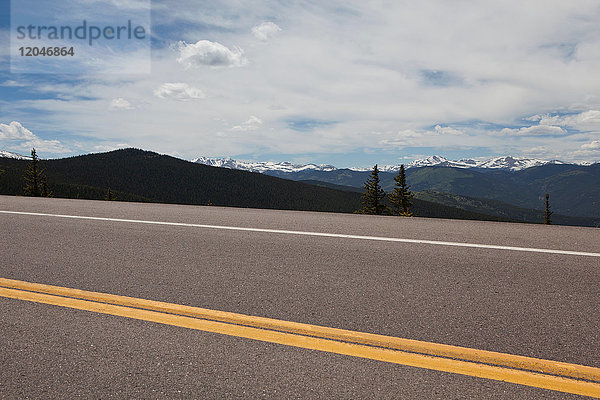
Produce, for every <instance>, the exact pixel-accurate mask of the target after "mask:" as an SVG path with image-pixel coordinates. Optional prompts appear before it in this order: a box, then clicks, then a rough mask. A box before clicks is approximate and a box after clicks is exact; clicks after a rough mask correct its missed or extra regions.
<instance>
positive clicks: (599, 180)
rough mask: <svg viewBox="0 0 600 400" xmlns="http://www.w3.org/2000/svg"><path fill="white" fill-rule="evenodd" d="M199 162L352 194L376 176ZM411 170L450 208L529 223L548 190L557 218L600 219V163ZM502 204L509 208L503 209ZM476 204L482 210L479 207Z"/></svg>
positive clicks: (440, 164)
mask: <svg viewBox="0 0 600 400" xmlns="http://www.w3.org/2000/svg"><path fill="white" fill-rule="evenodd" d="M195 161H196V162H198V163H211V164H213V165H219V166H221V167H225V168H236V169H245V170H254V171H256V172H261V173H263V174H266V175H271V176H277V177H280V178H284V179H291V180H297V181H303V182H310V183H312V184H317V182H322V183H326V184H328V185H335V186H329V187H335V188H337V189H343V188H346V190H349V191H360V190H362V186H363V184H364V182H365V180H366V179H367V178H368V176H369V174H370V169H364V168H341V169H338V168H335V167H333V166H331V165H315V164H302V165H297V164H292V163H243V162H238V161H235V160H232V159H231V158H225V159H210V158H200V159H197V160H195ZM282 164H283V167H282ZM398 168H399V166H382V167H381V168H380V171H381V172H380V175H379V176H380V179H381V186H382V187H383V189H384V190H386V191H387V192H389V191H390V190H392V189H393V187H394V185H395V182H394V177H395V175H396V174H397V170H398ZM406 169H407V172H406V175H407V180H408V183H409V184H410V185H411V189H412V190H413V191H415V192H424V191H429V194H427V195H425V194H420V195H418V196H421V198H422V199H427V200H429V201H432V200H435V202H438V203H441V204H445V205H448V206H452V207H459V208H464V209H466V210H471V211H477V212H483V213H485V212H486V211H487V212H492V213H493V214H494V215H497V216H510V217H511V218H517V219H520V218H522V217H523V216H524V215H529V217H527V218H526V219H530V218H531V215H533V214H534V213H535V212H537V213H538V214H539V212H540V210H542V209H543V206H544V195H545V193H546V192H548V193H550V196H551V204H552V207H553V211H555V212H556V213H557V214H558V213H560V214H563V215H569V216H573V217H583V218H586V217H591V218H600V163H595V164H590V165H586V164H574V163H571V164H569V163H565V162H562V161H558V160H549V161H547V160H540V159H532V158H519V157H510V156H506V157H497V158H492V159H486V160H473V159H468V160H464V159H463V160H459V161H453V160H448V159H447V158H444V157H441V156H432V157H429V158H426V159H422V160H417V161H413V162H411V163H408V164H406ZM433 192H435V193H436V194H435V196H433V195H432V193H433ZM486 202H488V203H486ZM497 202H500V203H502V204H504V206H502V207H499V205H498V204H497ZM484 203H485V204H484ZM461 204H462V206H461ZM473 204H478V205H479V206H478V207H475V208H473V207H472V206H473ZM515 207H516V208H518V209H519V210H517V209H514V208H515ZM500 208H503V211H500ZM522 209H528V210H529V211H528V212H524V211H523V210H522ZM536 210H537V211H536ZM523 218H525V217H523Z"/></svg>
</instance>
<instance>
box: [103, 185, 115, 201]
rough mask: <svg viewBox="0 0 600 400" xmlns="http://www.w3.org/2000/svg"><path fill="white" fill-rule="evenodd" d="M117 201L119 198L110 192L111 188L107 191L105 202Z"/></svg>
mask: <svg viewBox="0 0 600 400" xmlns="http://www.w3.org/2000/svg"><path fill="white" fill-rule="evenodd" d="M116 199H117V198H116V197H115V195H114V194H113V192H112V190H110V188H108V190H107V191H106V196H105V197H104V200H106V201H113V200H116Z"/></svg>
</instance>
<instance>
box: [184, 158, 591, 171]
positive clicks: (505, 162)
mask: <svg viewBox="0 0 600 400" xmlns="http://www.w3.org/2000/svg"><path fill="white" fill-rule="evenodd" d="M192 162H196V163H199V164H204V165H210V166H213V167H222V168H231V169H239V170H242V171H251V172H260V173H267V172H286V173H289V172H302V171H309V170H312V171H327V172H330V171H336V170H338V169H339V168H336V167H334V166H333V165H327V164H293V163H290V162H287V161H283V162H272V161H258V162H251V161H238V160H234V159H232V158H230V157H225V158H210V157H199V158H195V159H193V160H192ZM548 164H558V165H563V164H569V163H566V162H563V161H559V160H540V159H536V158H523V157H512V156H504V157H494V158H489V159H481V160H478V159H473V158H468V159H461V160H457V161H456V160H449V159H447V158H445V157H442V156H437V155H436V156H431V157H427V158H423V159H419V160H415V161H411V162H409V163H406V164H405V165H404V167H405V168H406V169H409V168H420V167H453V168H477V169H501V170H509V171H520V170H523V169H527V168H532V167H539V166H542V165H548ZM572 165H589V164H587V163H586V164H572ZM341 169H349V170H351V171H370V170H371V169H372V168H362V167H349V168H341ZM378 169H379V171H381V172H397V171H399V170H400V164H398V165H381V166H378Z"/></svg>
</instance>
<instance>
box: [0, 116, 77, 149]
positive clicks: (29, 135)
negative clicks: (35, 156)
mask: <svg viewBox="0 0 600 400" xmlns="http://www.w3.org/2000/svg"><path fill="white" fill-rule="evenodd" d="M4 141H6V142H7V144H8V146H9V147H14V148H18V149H23V150H31V148H33V147H35V148H36V150H37V151H38V152H46V153H64V152H65V151H68V150H67V149H65V147H64V146H63V145H62V144H61V143H60V141H58V140H44V139H41V138H39V137H37V136H36V135H35V134H34V133H33V132H31V131H30V130H29V129H27V128H25V127H24V126H23V125H21V123H20V122H17V121H12V122H11V123H10V124H0V143H2V142H4ZM10 142H12V143H15V142H18V143H17V144H16V145H14V144H11V143H10Z"/></svg>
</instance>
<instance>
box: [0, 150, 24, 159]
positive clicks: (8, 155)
mask: <svg viewBox="0 0 600 400" xmlns="http://www.w3.org/2000/svg"><path fill="white" fill-rule="evenodd" d="M0 157H5V158H16V159H17V160H30V159H31V157H27V156H22V155H20V154H17V153H12V152H10V151H5V150H0Z"/></svg>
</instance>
